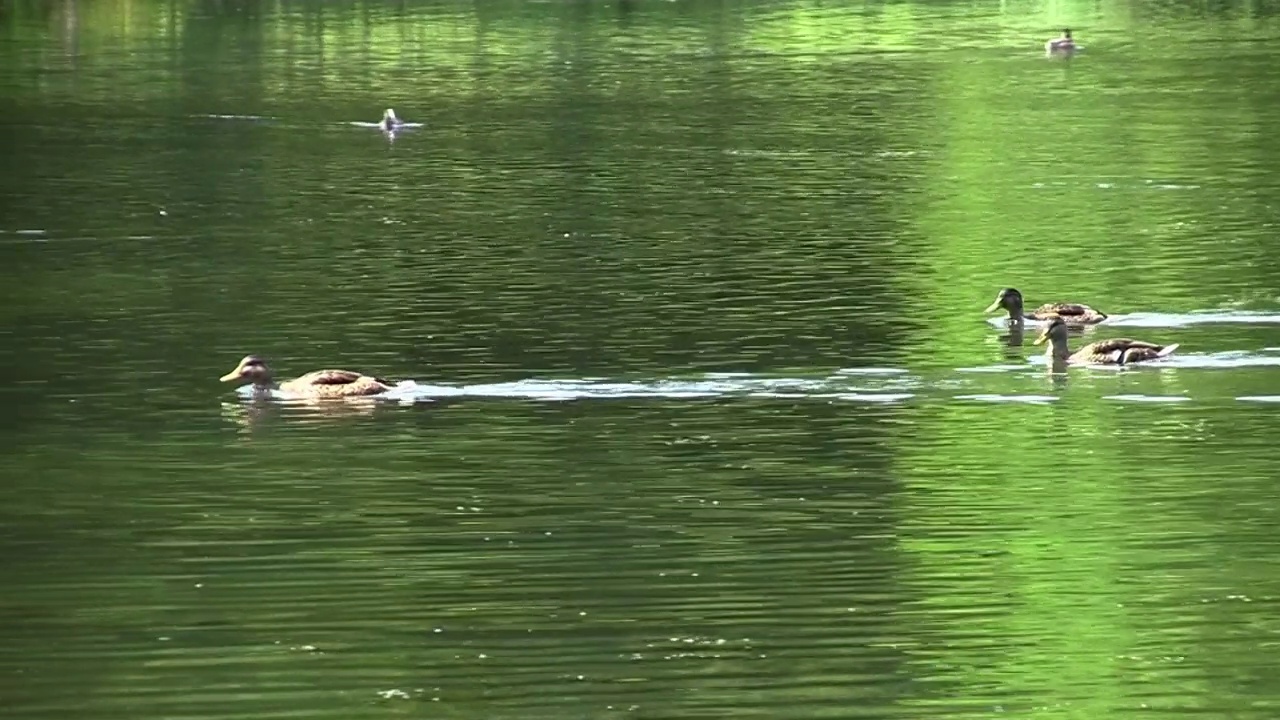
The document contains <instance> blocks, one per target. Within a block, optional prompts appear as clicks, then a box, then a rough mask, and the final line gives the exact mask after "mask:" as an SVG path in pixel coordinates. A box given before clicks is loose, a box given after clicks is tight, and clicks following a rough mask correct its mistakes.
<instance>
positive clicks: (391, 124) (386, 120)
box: [378, 108, 404, 132]
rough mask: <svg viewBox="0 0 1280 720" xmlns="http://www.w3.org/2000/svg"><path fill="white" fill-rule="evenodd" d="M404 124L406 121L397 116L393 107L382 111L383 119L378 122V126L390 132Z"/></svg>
mask: <svg viewBox="0 0 1280 720" xmlns="http://www.w3.org/2000/svg"><path fill="white" fill-rule="evenodd" d="M403 124H404V122H403V121H402V120H400V118H398V117H396V111H395V110H392V109H391V108H387V109H386V110H383V111H382V120H381V121H379V122H378V126H379V127H381V128H382V129H383V130H386V131H388V132H390V131H392V130H395V129H396V128H398V127H400V126H401V125H403Z"/></svg>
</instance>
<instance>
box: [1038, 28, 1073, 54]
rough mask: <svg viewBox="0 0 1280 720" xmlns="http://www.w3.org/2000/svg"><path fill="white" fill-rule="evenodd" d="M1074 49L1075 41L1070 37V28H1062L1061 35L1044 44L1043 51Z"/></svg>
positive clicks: (1053, 51) (1067, 50) (1068, 50)
mask: <svg viewBox="0 0 1280 720" xmlns="http://www.w3.org/2000/svg"><path fill="white" fill-rule="evenodd" d="M1075 49H1076V41H1075V40H1073V39H1072V38H1071V28H1063V29H1062V35H1061V36H1059V37H1056V38H1053V39H1052V40H1049V41H1047V42H1046V43H1045V44H1044V51H1045V52H1047V53H1055V52H1068V53H1069V52H1072V51H1073V50H1075Z"/></svg>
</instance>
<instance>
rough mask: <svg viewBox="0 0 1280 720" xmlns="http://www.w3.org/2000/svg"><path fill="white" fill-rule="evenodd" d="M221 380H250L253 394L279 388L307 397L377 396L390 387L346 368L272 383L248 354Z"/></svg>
mask: <svg viewBox="0 0 1280 720" xmlns="http://www.w3.org/2000/svg"><path fill="white" fill-rule="evenodd" d="M219 379H220V380H221V381H222V382H239V383H243V382H246V381H247V382H250V383H252V384H253V390H254V393H255V394H257V393H263V394H265V393H268V392H270V391H271V390H272V389H273V388H277V387H278V388H279V389H280V390H282V391H284V392H285V393H287V394H289V395H297V396H301V397H308V398H345V397H363V396H366V395H380V394H382V393H384V392H386V391H388V390H390V389H391V383H389V382H387V381H386V380H383V379H381V378H376V377H371V376H369V375H362V374H360V373H358V372H352V371H350V370H316V371H315V372H309V373H307V374H306V375H302V376H300V377H297V378H294V379H293V380H287V381H285V382H282V383H280V384H279V385H278V386H277V385H276V383H275V381H274V379H273V378H272V374H271V368H269V367H267V364H266V363H265V362H263V360H262V358H260V357H258V356H257V355H248V356H246V357H245V358H244V359H243V360H241V361H240V364H239V365H236V369H235V370H232V371H231V372H229V373H227V374H226V375H223V376H222V377H221V378H219Z"/></svg>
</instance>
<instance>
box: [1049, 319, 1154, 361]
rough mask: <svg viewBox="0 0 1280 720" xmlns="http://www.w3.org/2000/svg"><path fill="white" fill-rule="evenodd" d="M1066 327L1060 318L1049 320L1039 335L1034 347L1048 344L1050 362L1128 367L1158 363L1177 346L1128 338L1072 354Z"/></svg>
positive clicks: (1085, 348) (1104, 342)
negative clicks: (1147, 362) (1154, 361)
mask: <svg viewBox="0 0 1280 720" xmlns="http://www.w3.org/2000/svg"><path fill="white" fill-rule="evenodd" d="M1067 334H1068V332H1067V323H1066V321H1065V320H1063V319H1062V318H1060V317H1054V318H1051V319H1050V320H1049V324H1048V325H1047V326H1045V328H1044V330H1042V331H1041V332H1040V337H1038V338H1036V341H1035V344H1036V345H1039V344H1041V343H1043V342H1044V341H1045V340H1048V341H1049V343H1050V344H1049V349H1048V350H1046V351H1045V354H1046V355H1048V356H1049V357H1050V358H1051V359H1052V360H1053V361H1054V362H1060V363H1073V364H1077V365H1128V364H1130V363H1136V362H1143V361H1145V360H1158V359H1160V358H1162V357H1168V356H1169V355H1172V354H1173V351H1174V350H1177V349H1178V344H1177V343H1174V344H1173V345H1156V344H1155V343H1149V342H1143V341H1141V340H1130V339H1129V338H1112V339H1110V340H1099V341H1098V342H1093V343H1089V344H1088V345H1085V346H1084V347H1082V348H1080V349H1079V350H1077V351H1075V352H1074V353H1073V352H1071V350H1070V349H1069V348H1068V347H1067Z"/></svg>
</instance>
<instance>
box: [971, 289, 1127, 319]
mask: <svg viewBox="0 0 1280 720" xmlns="http://www.w3.org/2000/svg"><path fill="white" fill-rule="evenodd" d="M1000 308H1004V309H1005V310H1008V311H1009V321H1010V322H1013V323H1015V324H1016V323H1021V322H1022V321H1023V320H1048V319H1049V318H1051V317H1059V318H1061V319H1063V320H1065V321H1066V322H1068V323H1072V324H1074V325H1092V324H1094V323H1100V322H1102V321H1103V320H1106V319H1107V315H1106V313H1101V312H1098V311H1097V310H1094V309H1093V308H1091V307H1089V306H1088V305H1083V304H1081V303H1045V304H1044V305H1041V306H1040V307H1038V308H1036V309H1035V310H1032V311H1031V312H1029V313H1024V312H1023V310H1022V293H1020V292H1018V291H1017V290H1016V289H1014V288H1005V289H1003V290H1001V291H1000V293H999V294H997V295H996V299H995V302H993V303H991V305H989V306H988V307H987V309H986V310H984V311H983V312H995V311H996V310H998V309H1000Z"/></svg>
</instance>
